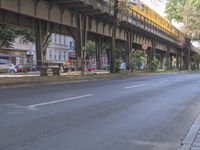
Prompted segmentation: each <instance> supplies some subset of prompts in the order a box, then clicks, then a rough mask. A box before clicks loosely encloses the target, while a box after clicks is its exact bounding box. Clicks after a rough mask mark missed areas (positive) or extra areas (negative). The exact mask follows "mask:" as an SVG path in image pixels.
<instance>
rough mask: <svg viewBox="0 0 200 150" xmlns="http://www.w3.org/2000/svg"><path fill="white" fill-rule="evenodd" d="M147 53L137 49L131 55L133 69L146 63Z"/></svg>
mask: <svg viewBox="0 0 200 150" xmlns="http://www.w3.org/2000/svg"><path fill="white" fill-rule="evenodd" d="M145 58H146V54H145V52H144V51H135V52H134V53H132V55H131V57H130V68H131V71H133V70H135V69H140V66H141V65H142V64H143V63H145Z"/></svg>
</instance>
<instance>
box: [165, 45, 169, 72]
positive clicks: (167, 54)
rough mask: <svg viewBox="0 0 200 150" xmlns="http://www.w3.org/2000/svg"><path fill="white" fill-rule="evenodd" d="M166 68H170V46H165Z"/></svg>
mask: <svg viewBox="0 0 200 150" xmlns="http://www.w3.org/2000/svg"><path fill="white" fill-rule="evenodd" d="M166 68H167V69H170V47H169V46H167V52H166Z"/></svg>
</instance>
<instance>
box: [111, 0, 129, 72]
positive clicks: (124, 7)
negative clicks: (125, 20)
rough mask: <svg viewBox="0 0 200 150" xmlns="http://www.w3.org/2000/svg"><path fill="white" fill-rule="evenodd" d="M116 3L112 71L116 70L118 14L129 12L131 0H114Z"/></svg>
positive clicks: (112, 43)
mask: <svg viewBox="0 0 200 150" xmlns="http://www.w3.org/2000/svg"><path fill="white" fill-rule="evenodd" d="M113 3H114V7H113V8H114V17H113V31H112V42H111V52H110V58H111V60H110V72H111V73H114V72H115V66H116V64H115V63H116V62H115V51H116V40H117V38H116V31H117V27H118V24H119V21H118V14H119V13H121V14H125V15H126V14H127V12H128V8H129V6H130V5H131V1H130V0H120V1H119V0H113Z"/></svg>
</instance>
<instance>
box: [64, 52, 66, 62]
mask: <svg viewBox="0 0 200 150" xmlns="http://www.w3.org/2000/svg"><path fill="white" fill-rule="evenodd" d="M64 60H66V52H64Z"/></svg>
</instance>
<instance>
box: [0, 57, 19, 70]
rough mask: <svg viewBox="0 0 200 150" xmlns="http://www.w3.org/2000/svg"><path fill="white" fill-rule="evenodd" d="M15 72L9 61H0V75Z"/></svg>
mask: <svg viewBox="0 0 200 150" xmlns="http://www.w3.org/2000/svg"><path fill="white" fill-rule="evenodd" d="M16 72H17V70H16V68H15V65H13V64H12V63H11V62H10V61H9V60H6V59H0V73H16Z"/></svg>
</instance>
